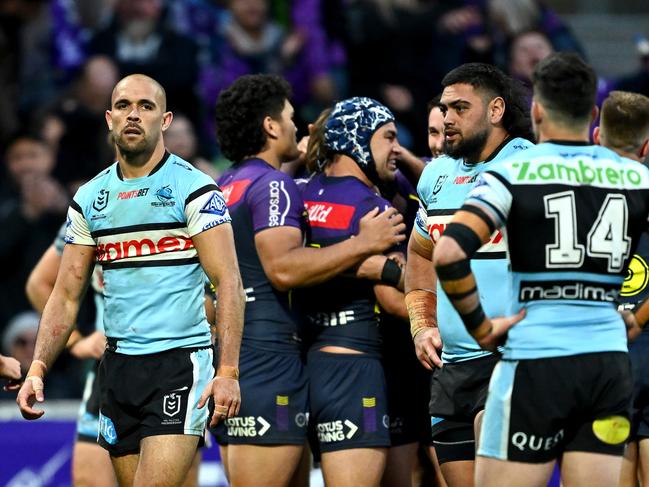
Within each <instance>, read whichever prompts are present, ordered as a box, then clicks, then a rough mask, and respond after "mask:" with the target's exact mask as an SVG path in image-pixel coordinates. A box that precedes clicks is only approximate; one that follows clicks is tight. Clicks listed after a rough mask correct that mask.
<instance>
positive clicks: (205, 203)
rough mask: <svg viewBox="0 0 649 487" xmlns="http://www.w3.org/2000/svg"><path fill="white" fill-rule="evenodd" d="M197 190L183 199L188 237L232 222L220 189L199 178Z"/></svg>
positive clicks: (206, 179) (210, 182)
mask: <svg viewBox="0 0 649 487" xmlns="http://www.w3.org/2000/svg"><path fill="white" fill-rule="evenodd" d="M198 183H199V184H198V185H194V186H199V187H198V188H197V189H194V190H193V191H192V192H191V193H190V194H189V196H187V198H186V199H185V217H186V218H187V232H188V233H189V236H190V237H193V236H194V235H198V234H199V233H201V232H204V231H205V230H209V229H210V228H213V227H216V226H219V225H222V224H224V223H229V222H231V221H232V219H231V218H230V213H229V212H228V207H227V206H226V204H225V199H224V198H223V193H222V192H221V190H220V188H219V187H218V186H217V185H216V184H215V183H214V182H213V181H212V180H211V179H210V178H209V177H208V176H205V178H199V181H198Z"/></svg>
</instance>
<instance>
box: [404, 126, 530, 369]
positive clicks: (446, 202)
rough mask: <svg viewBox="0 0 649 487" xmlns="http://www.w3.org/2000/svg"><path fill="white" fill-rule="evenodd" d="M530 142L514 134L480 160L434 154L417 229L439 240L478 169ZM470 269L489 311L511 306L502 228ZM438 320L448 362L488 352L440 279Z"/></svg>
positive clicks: (501, 311) (424, 181) (424, 177)
mask: <svg viewBox="0 0 649 487" xmlns="http://www.w3.org/2000/svg"><path fill="white" fill-rule="evenodd" d="M529 147H533V144H532V143H531V142H529V141H527V140H525V139H522V138H515V139H512V140H510V141H508V142H507V143H506V144H504V145H503V146H501V147H500V148H499V149H497V151H496V152H495V154H494V155H493V156H492V157H491V158H490V159H488V160H487V161H485V162H481V163H478V164H465V163H464V162H463V161H462V160H458V159H452V158H451V157H448V156H442V157H439V158H437V159H434V160H432V161H431V162H430V163H429V164H428V165H427V166H426V168H425V169H424V172H423V174H422V175H421V178H420V179H419V184H418V186H417V192H418V193H419V198H420V200H421V207H420V209H419V212H418V213H417V218H416V224H415V228H416V229H417V232H419V234H420V235H421V236H423V237H424V238H427V239H429V240H432V241H433V243H436V242H437V241H438V240H439V238H440V237H441V235H442V233H443V231H444V229H445V228H446V226H447V225H448V224H449V222H450V221H451V219H452V218H453V214H454V213H455V212H456V211H457V210H458V209H459V208H460V207H461V206H462V205H463V204H464V199H465V198H466V195H467V193H468V192H469V190H470V189H471V188H472V187H473V185H474V183H475V181H476V178H477V177H478V175H479V174H480V173H482V172H483V171H485V170H487V169H489V168H490V167H492V166H493V164H495V163H496V162H497V161H499V160H502V159H504V158H506V157H508V156H510V155H512V154H514V153H516V152H519V151H522V150H525V149H527V148H529ZM471 269H472V270H473V272H474V274H475V276H476V279H477V281H478V287H479V289H480V297H481V299H482V302H483V306H484V308H485V312H486V313H487V314H488V315H489V316H502V315H504V314H505V311H506V310H507V309H508V308H507V307H506V300H507V290H508V287H507V284H506V278H507V255H506V247H505V242H504V241H503V237H502V235H501V233H500V232H495V233H494V235H493V236H492V238H491V241H490V242H488V243H487V244H485V245H484V246H483V247H482V248H481V249H480V250H479V252H478V253H477V254H476V255H475V256H474V258H473V259H472V260H471ZM437 321H438V323H439V332H440V335H441V338H442V343H443V348H442V360H443V361H444V362H460V361H463V360H471V359H475V358H478V357H482V356H484V355H488V354H489V352H486V351H485V350H482V349H481V348H480V346H479V345H478V343H477V342H476V341H475V340H474V339H473V338H472V337H471V335H469V333H468V332H467V331H466V328H465V327H464V323H463V322H462V319H461V318H460V315H458V313H457V311H455V308H453V305H452V304H451V302H450V301H449V299H448V297H447V296H446V294H445V293H444V291H443V290H442V287H441V286H440V284H439V283H437Z"/></svg>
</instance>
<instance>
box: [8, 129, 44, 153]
mask: <svg viewBox="0 0 649 487" xmlns="http://www.w3.org/2000/svg"><path fill="white" fill-rule="evenodd" d="M23 140H25V141H29V142H32V143H34V144H39V145H41V146H43V147H45V149H47V150H48V151H52V147H51V146H50V144H48V143H47V141H46V140H45V139H44V138H43V137H42V136H41V135H40V134H39V133H37V132H35V131H33V130H31V129H28V128H20V129H18V130H17V131H15V132H14V133H12V134H11V135H10V136H9V138H8V139H7V140H6V141H5V143H4V145H3V149H4V150H3V152H4V153H7V152H9V149H11V148H13V146H14V145H16V144H17V143H18V142H20V141H23Z"/></svg>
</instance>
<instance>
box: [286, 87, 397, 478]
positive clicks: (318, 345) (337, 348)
mask: <svg viewBox="0 0 649 487" xmlns="http://www.w3.org/2000/svg"><path fill="white" fill-rule="evenodd" d="M398 148H399V145H398V142H397V138H396V127H395V125H394V117H393V116H392V114H391V113H390V111H389V110H388V109H387V108H386V107H384V106H383V105H380V104H379V103H377V102H376V101H374V100H371V99H369V98H352V99H349V100H344V101H342V102H340V103H338V104H337V105H336V106H335V107H334V110H333V111H332V113H331V115H330V116H329V118H328V119H327V121H326V123H325V128H324V150H321V156H322V157H321V158H319V159H318V164H317V165H318V170H319V172H320V173H319V174H317V175H315V176H314V177H313V178H312V179H311V180H309V181H308V182H307V183H306V185H305V186H304V187H303V188H302V190H303V197H304V200H305V205H306V207H307V210H308V214H309V224H310V227H311V228H310V236H309V240H308V243H309V244H310V245H312V246H316V247H324V248H331V247H332V246H334V245H340V242H343V243H344V242H347V241H349V240H354V239H355V238H357V237H355V238H350V237H354V236H355V235H357V234H358V230H359V221H360V217H361V216H362V215H363V214H364V213H365V212H366V211H368V210H369V209H370V208H373V207H375V206H377V205H379V206H381V207H382V208H390V207H391V204H390V203H389V202H388V201H387V200H385V199H384V198H382V197H381V196H380V195H379V194H378V193H377V189H376V188H375V185H376V184H378V183H379V182H380V181H381V179H384V180H390V179H391V180H394V173H395V171H396V163H395V155H396V152H397V149H398ZM381 176H383V178H381ZM386 263H387V264H386V266H385V268H384V276H383V277H384V282H385V283H388V284H391V285H392V286H376V287H377V293H378V297H379V301H380V303H381V304H382V305H383V307H384V308H386V309H391V310H396V309H398V308H399V306H401V308H403V302H402V300H401V302H399V297H400V296H399V291H398V290H397V289H395V288H394V287H393V286H396V285H399V283H400V281H401V280H402V279H401V277H402V272H401V269H400V267H399V266H398V264H396V263H395V262H393V261H391V260H390V259H388V260H386ZM401 285H402V284H401ZM296 301H297V302H298V303H299V305H300V307H301V308H302V309H303V312H304V314H305V317H306V325H307V329H308V333H307V335H308V337H309V345H310V350H309V354H308V359H307V364H308V370H309V380H310V382H311V383H310V400H311V417H310V421H313V423H314V425H315V430H316V433H317V437H318V441H319V447H320V450H321V452H322V469H323V473H324V477H325V482H326V483H327V484H328V485H361V486H371V485H378V484H379V482H380V480H381V476H382V474H383V469H384V466H385V461H386V455H387V447H389V446H390V438H389V431H388V428H389V418H388V416H387V398H386V391H385V379H384V374H383V369H382V366H381V363H380V352H381V339H380V332H379V328H378V320H377V318H376V314H375V303H376V297H375V295H374V284H373V283H371V282H365V281H360V280H357V279H355V278H354V276H347V275H341V276H337V277H336V278H334V279H331V280H330V281H328V282H325V283H323V284H321V285H319V286H315V287H313V288H310V289H307V290H304V292H302V293H300V294H299V295H298V296H296ZM403 314H404V315H405V309H403Z"/></svg>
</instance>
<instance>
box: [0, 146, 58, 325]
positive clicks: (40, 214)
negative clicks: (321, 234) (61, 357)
mask: <svg viewBox="0 0 649 487" xmlns="http://www.w3.org/2000/svg"><path fill="white" fill-rule="evenodd" d="M54 157H55V156H54V154H53V153H52V150H51V148H50V147H49V146H48V145H47V144H46V143H45V142H44V141H43V140H42V139H40V138H38V137H37V136H34V135H31V134H29V133H20V134H17V135H15V136H14V137H13V138H12V140H11V141H9V143H8V146H7V150H6V152H5V157H4V162H5V174H6V177H4V178H3V180H2V184H1V186H0V187H1V189H0V225H3V227H2V228H4V229H5V230H4V238H3V239H2V243H1V244H0V266H1V267H2V269H3V279H2V281H0V328H1V327H4V326H6V323H7V321H8V320H9V318H11V317H12V316H13V315H15V314H16V313H18V312H19V311H23V310H27V309H29V303H28V302H27V299H26V298H25V294H24V292H23V290H24V287H25V281H26V280H27V276H28V274H29V269H31V268H32V267H33V266H34V265H35V264H36V262H37V261H38V259H39V257H40V255H41V254H42V253H43V251H44V250H45V249H46V248H47V247H48V245H49V243H50V242H51V241H52V239H53V238H54V235H56V232H57V230H58V227H59V226H60V224H61V221H62V220H63V219H64V215H65V209H66V208H67V206H68V203H69V196H68V194H67V193H66V191H65V189H64V188H63V187H62V186H61V184H59V182H58V181H56V180H55V179H54V178H53V177H52V176H51V172H52V169H53V168H54Z"/></svg>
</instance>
